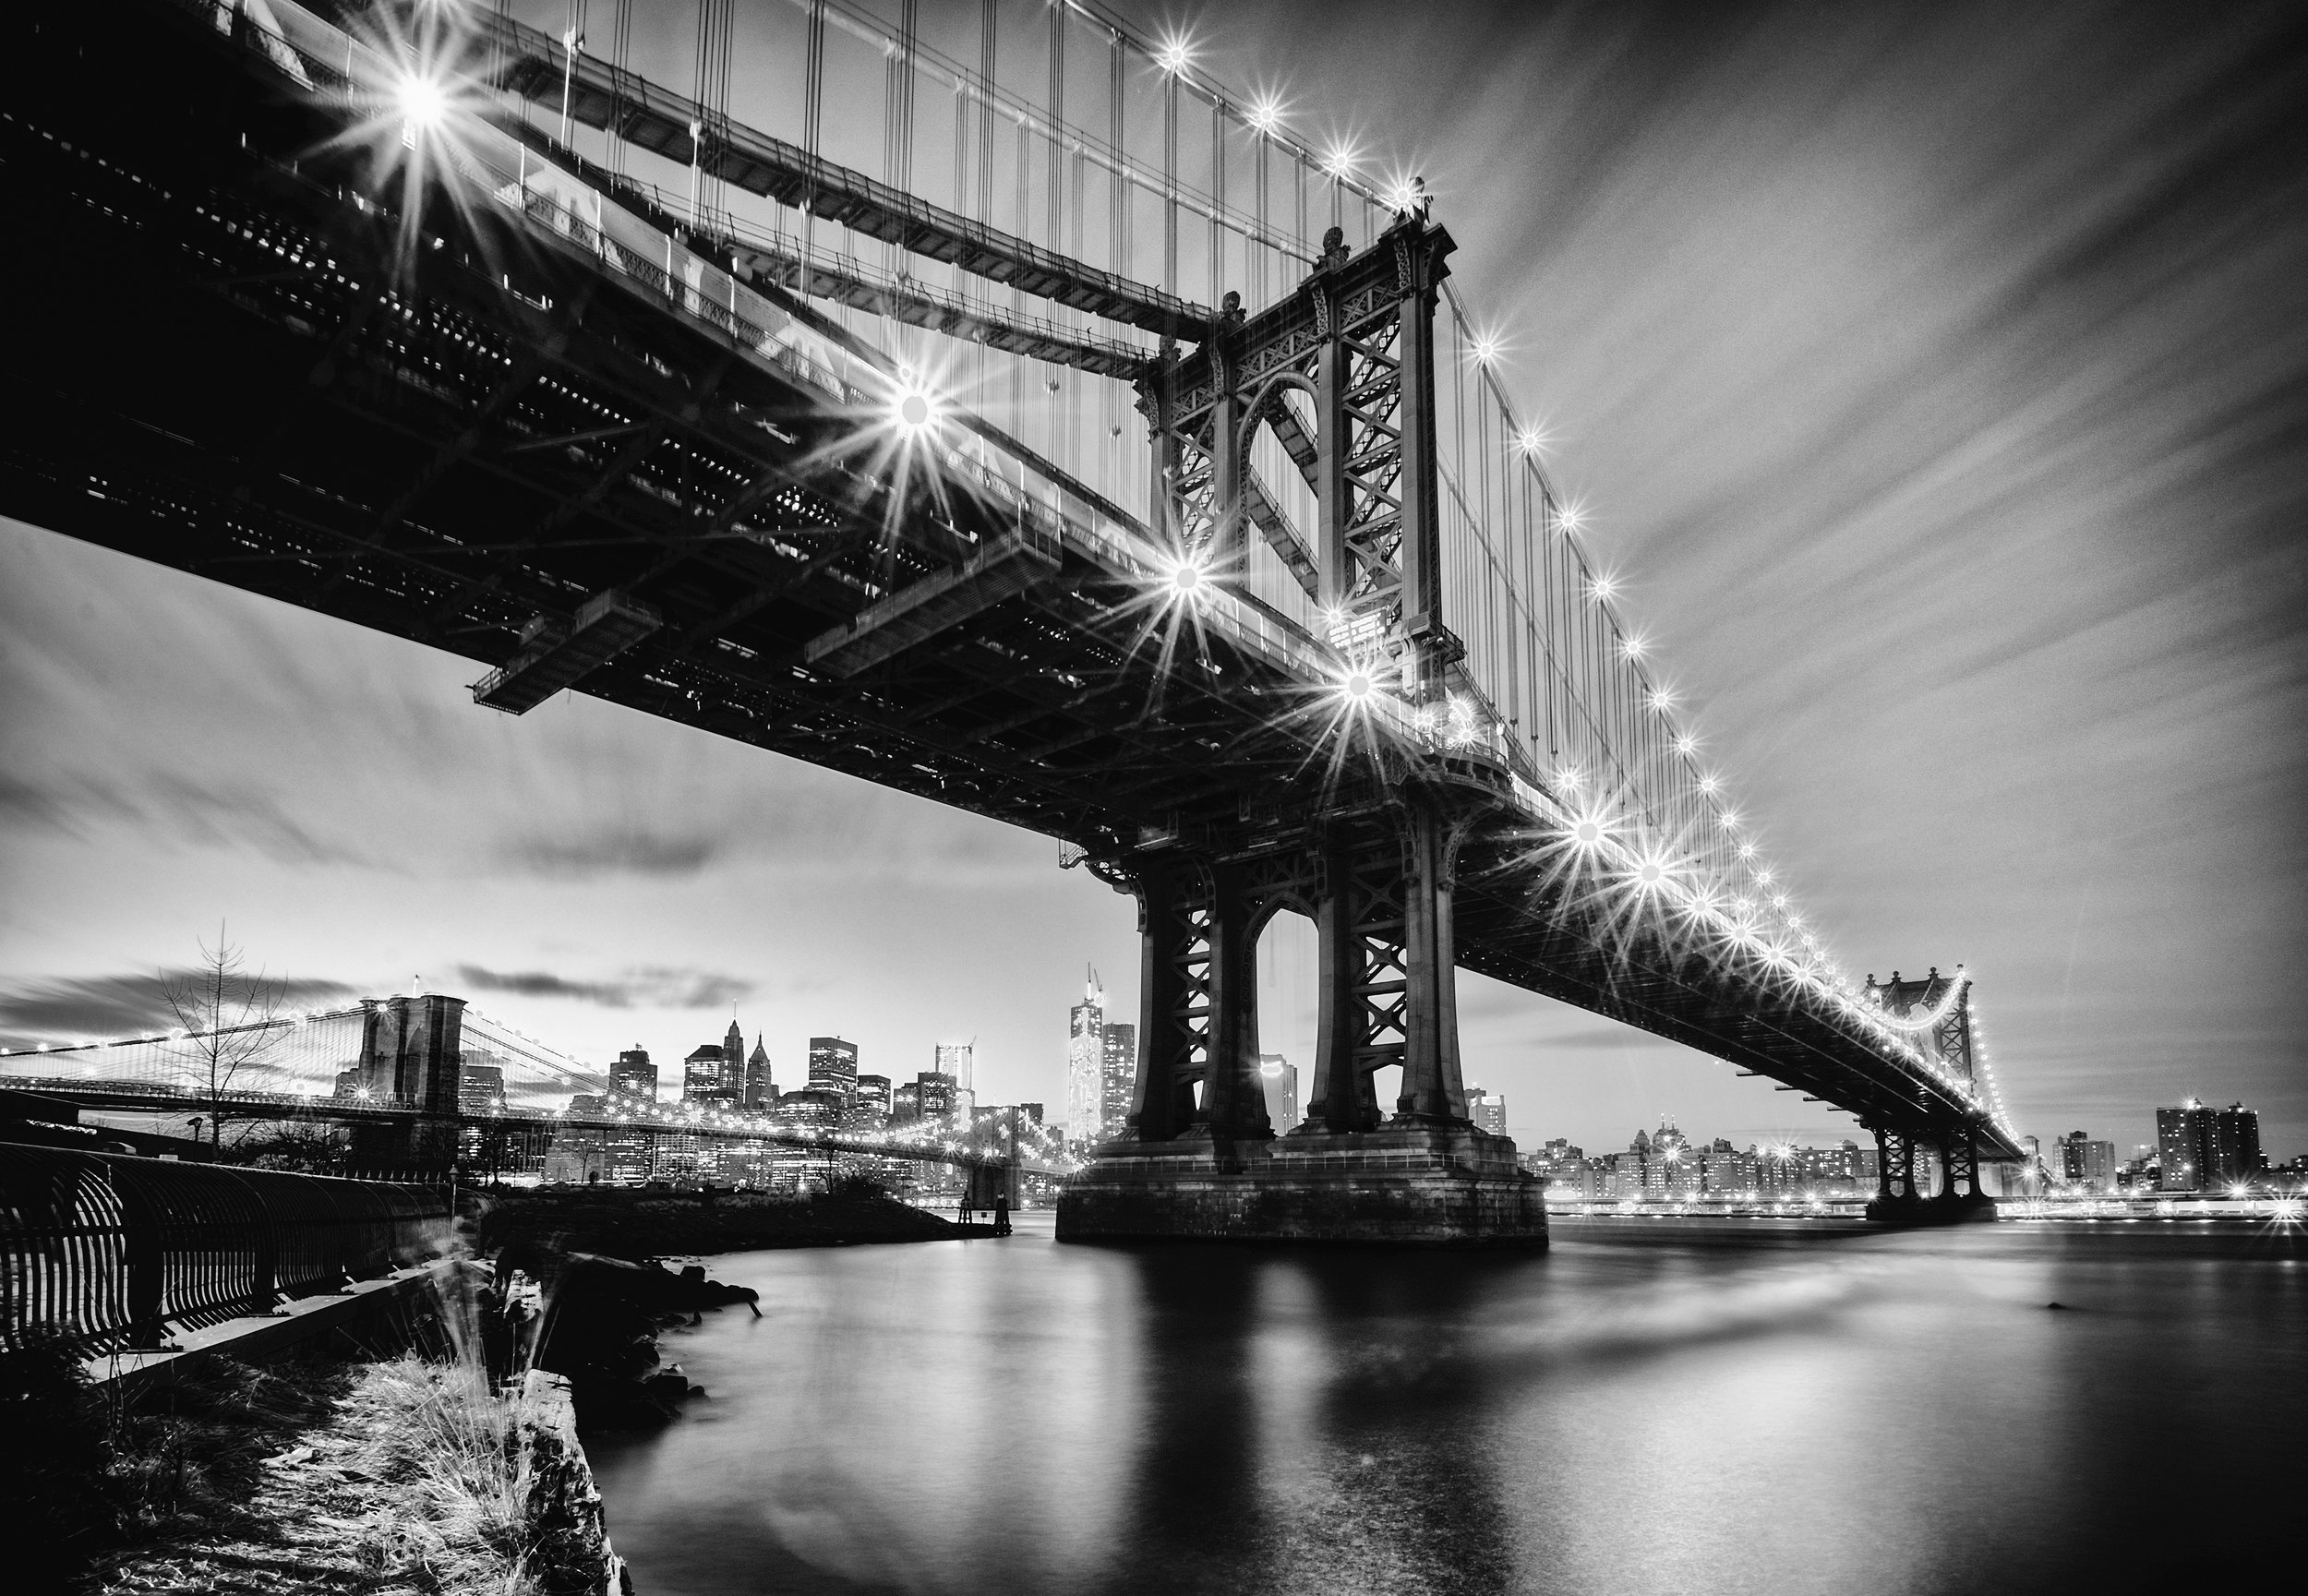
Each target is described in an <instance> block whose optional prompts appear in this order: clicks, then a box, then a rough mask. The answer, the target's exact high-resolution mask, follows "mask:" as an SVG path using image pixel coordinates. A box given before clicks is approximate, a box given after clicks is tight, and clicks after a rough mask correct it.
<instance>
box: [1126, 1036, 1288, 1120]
mask: <svg viewBox="0 0 2308 1596" xmlns="http://www.w3.org/2000/svg"><path fill="white" fill-rule="evenodd" d="M1137 1095H1138V1027H1137V1026H1132V1025H1110V1026H1107V1027H1106V1041H1105V1046H1104V1049H1103V1050H1102V1051H1101V1053H1100V1061H1099V1087H1098V1122H1099V1139H1100V1140H1101V1141H1111V1140H1112V1138H1114V1137H1116V1136H1119V1135H1120V1134H1122V1132H1123V1127H1124V1126H1125V1125H1127V1124H1128V1123H1129V1122H1130V1110H1131V1109H1132V1108H1133V1107H1135V1106H1136V1098H1137ZM1277 1129H1280V1127H1279V1126H1278V1127H1277Z"/></svg>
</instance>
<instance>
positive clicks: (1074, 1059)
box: [1066, 970, 1106, 1146]
mask: <svg viewBox="0 0 2308 1596" xmlns="http://www.w3.org/2000/svg"><path fill="white" fill-rule="evenodd" d="M1105 1061H1106V994H1105V993H1104V992H1103V991H1101V990H1099V985H1098V972H1097V971H1096V970H1091V971H1090V972H1089V978H1088V980H1087V981H1085V982H1084V983H1083V987H1082V1001H1081V1002H1078V1003H1076V1004H1075V1005H1074V1007H1073V1008H1071V1009H1069V1010H1068V1011H1067V1012H1066V1134H1067V1135H1068V1136H1069V1137H1071V1138H1073V1139H1074V1140H1075V1141H1076V1143H1079V1144H1082V1145H1085V1146H1088V1145H1089V1144H1092V1143H1095V1142H1099V1141H1101V1140H1103V1139H1104V1132H1105V1126H1106V1086H1105V1067H1106V1062H1105Z"/></svg>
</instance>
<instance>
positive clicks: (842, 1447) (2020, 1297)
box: [594, 1226, 2308, 1596]
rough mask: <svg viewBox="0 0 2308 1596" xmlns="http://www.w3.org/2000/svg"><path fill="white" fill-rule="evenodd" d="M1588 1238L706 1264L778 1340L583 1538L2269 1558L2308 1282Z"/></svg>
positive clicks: (995, 1546)
mask: <svg viewBox="0 0 2308 1596" xmlns="http://www.w3.org/2000/svg"><path fill="white" fill-rule="evenodd" d="M1607 1235H1608V1241H1607V1242H1598V1241H1593V1240H1581V1239H1579V1238H1577V1237H1575V1236H1569V1235H1567V1236H1566V1237H1565V1239H1564V1240H1562V1241H1561V1242H1559V1244H1558V1245H1557V1249H1556V1251H1555V1252H1554V1253H1552V1254H1548V1255H1546V1256H1544V1257H1539V1258H1528V1257H1446V1256H1434V1255H1419V1254H1407V1255H1397V1254H1359V1253H1327V1254H1325V1253H1307V1254H1300V1253H1282V1252H1264V1251H1258V1250H1253V1249H1232V1248H1218V1249H1208V1248H1148V1249H1143V1250H1135V1251H1133V1250H1122V1249H1105V1248H1084V1247H1064V1248H1061V1247H1058V1246H1056V1245H1054V1244H1053V1243H1052V1242H1049V1241H1048V1240H1047V1236H1046V1232H1045V1233H1044V1234H1041V1235H1034V1234H1024V1235H1021V1236H1020V1237H1018V1238H1016V1239H1015V1240H1013V1241H1011V1242H962V1243H951V1244H942V1245H935V1246H913V1247H877V1248H859V1249H842V1250H835V1251H818V1252H785V1253H770V1254H751V1255H747V1256H743V1257H732V1258H725V1259H721V1260H717V1261H716V1265H715V1272H716V1273H717V1274H718V1275H720V1276H721V1277H722V1278H729V1279H734V1280H739V1281H742V1282H743V1283H746V1284H749V1285H752V1286H755V1287H757V1288H759V1289H760V1290H761V1291H762V1293H763V1309H764V1313H765V1315H766V1316H765V1317H764V1318H763V1319H762V1320H760V1321H758V1322H756V1321H754V1320H752V1319H751V1318H750V1317H738V1316H733V1315H728V1314H724V1315H722V1316H720V1317H719V1318H718V1319H715V1320H714V1321H712V1322H710V1323H708V1324H707V1325H705V1326H703V1327H701V1328H699V1329H697V1330H695V1331H691V1332H686V1333H683V1334H682V1335H680V1336H679V1337H678V1338H676V1339H675V1341H674V1343H673V1350H674V1354H675V1355H676V1356H679V1357H680V1358H681V1359H683V1361H684V1362H686V1363H687V1365H688V1367H689V1369H690V1372H691V1376H692V1378H694V1379H696V1380H697V1381H699V1382H700V1383H702V1384H703V1385H704V1386H706V1387H707V1388H708V1389H709V1390H710V1391H711V1392H712V1393H713V1396H712V1398H711V1399H710V1400H709V1401H707V1402H705V1403H703V1404H699V1405H696V1406H695V1407H693V1408H692V1410H691V1414H690V1415H689V1417H687V1418H685V1419H684V1420H683V1421H682V1422H681V1423H680V1424H679V1425H677V1426H676V1427H675V1428H674V1429H672V1430H670V1431H668V1432H667V1433H666V1434H663V1435H661V1436H658V1437H655V1438H650V1439H646V1440H637V1441H629V1442H623V1443H616V1444H611V1443H606V1442H605V1443H600V1444H596V1445H595V1447H594V1452H595V1463H596V1466H597V1468H598V1470H599V1472H600V1474H601V1476H602V1486H603V1491H604V1494H605V1495H606V1496H607V1500H608V1503H609V1507H610V1512H611V1527H612V1531H613V1533H614V1534H615V1536H616V1538H617V1540H618V1542H619V1547H620V1549H621V1550H623V1551H624V1552H625V1553H626V1554H627V1555H628V1556H629V1557H630V1558H631V1559H632V1560H633V1562H634V1565H635V1574H636V1579H637V1581H638V1584H639V1586H640V1588H641V1590H643V1592H644V1593H645V1596H682V1593H685V1592H698V1593H701V1596H702V1593H704V1592H714V1593H715V1596H727V1593H733V1592H745V1591H773V1590H774V1591H793V1592H835V1591H840V1592H861V1591H874V1592H880V1591H905V1592H949V1591H951V1592H962V1591H1004V1592H1067V1593H1073V1592H1086V1591H1088V1592H1100V1593H1105V1596H1136V1593H1140V1592H1148V1593H1150V1592H1156V1591H1161V1592H1171V1591H1179V1592H1220V1591H1226V1592H1233V1591H1256V1592H1269V1591H1270V1592H1300V1591H1304V1592H1309V1593H1312V1592H1357V1591H1373V1592H1376V1591H1388V1592H1394V1591H1436V1592H1444V1591H1448V1592H1466V1593H1469V1596H1477V1593H1481V1596H1487V1593H1490V1592H1507V1591H1521V1590H1553V1589H1560V1590H1579V1591H1595V1592H1614V1591H1622V1590H1624V1591H1629V1592H1632V1591H1637V1590H1641V1591H1645V1592H1655V1591H1657V1590H1661V1589H1676V1588H1685V1589H1694V1590H1723V1591H1740V1590H1755V1591H1763V1590H1769V1591H1772V1592H1773V1593H1774V1596H1786V1593H1789V1592H1800V1591H1812V1590H1816V1591H1821V1592H1831V1591H1832V1592H1842V1591H1848V1590H1857V1589H1869V1590H1881V1591H1905V1590H1914V1591H1924V1590H1963V1589H1970V1588H1975V1585H1974V1583H1973V1578H1972V1577H1973V1576H1974V1575H1976V1574H1977V1570H1978V1568H1979V1567H1980V1566H1983V1564H1984V1563H1987V1562H1993V1563H1994V1564H1995V1566H1997V1567H1998V1568H1999V1569H2000V1570H2001V1574H2000V1576H1999V1580H1998V1582H1999V1583H2001V1582H2002V1579H2003V1578H2006V1577H2008V1578H2026V1577H2028V1576H2029V1574H2030V1571H2034V1572H2035V1573H2037V1574H2039V1575H2040V1576H2041V1577H2043V1578H2056V1577H2059V1575H2060V1573H2061V1571H2062V1568H2063V1567H2064V1568H2067V1569H2070V1570H2071V1571H2072V1569H2073V1568H2074V1566H2086V1565H2088V1566H2093V1567H2096V1568H2102V1569H2105V1568H2108V1567H2110V1566H2112V1565H2117V1564H2119V1563H2120V1562H2121V1560H2122V1558H2123V1557H2125V1556H2130V1557H2132V1558H2133V1559H2134V1564H2133V1565H2129V1566H2138V1567H2140V1568H2151V1567H2154V1566H2158V1565H2160V1564H2164V1563H2170V1564H2171V1565H2172V1566H2178V1565H2179V1562H2180V1561H2182V1560H2183V1554H2191V1553H2189V1549H2190V1548H2192V1547H2193V1548H2195V1549H2197V1551H2196V1553H2193V1554H2200V1553H2201V1548H2202V1546H2203V1544H2204V1541H2203V1536H2202V1534H2201V1533H2199V1532H2183V1531H2182V1530H2180V1529H2177V1528H2173V1527H2171V1526H2172V1525H2173V1522H2174V1520H2173V1518H2172V1516H2173V1515H2174V1514H2179V1515H2182V1516H2184V1515H2187V1514H2190V1513H2201V1514H2215V1513H2217V1514H2218V1517H2219V1518H2221V1520H2222V1521H2223V1523H2224V1525H2225V1528H2223V1530H2221V1537H2222V1539H2221V1543H2220V1548H2219V1550H2218V1552H2217V1553H2216V1554H2235V1555H2241V1554H2243V1552H2244V1551H2245V1550H2246V1548H2247V1544H2248V1543H2249V1542H2250V1541H2251V1539H2252V1536H2253V1535H2254V1534H2255V1533H2256V1534H2258V1535H2260V1536H2262V1537H2264V1538H2274V1537H2278V1536H2281V1535H2283V1534H2285V1533H2289V1531H2285V1530H2281V1529H2279V1528H2278V1526H2279V1525H2280V1524H2282V1523H2284V1522H2288V1521H2289V1520H2287V1519H2285V1518H2282V1517H2281V1516H2280V1515H2279V1514H2278V1513H2277V1512H2276V1511H2275V1509H2276V1507H2277V1506H2278V1501H2277V1497H2276V1492H2277V1491H2278V1489H2279V1488H2280V1487H2279V1486H2278V1484H2277V1483H2275V1482H2276V1481H2277V1480H2278V1478H2279V1475H2278V1472H2277V1471H2278V1470H2280V1469H2282V1468H2284V1467H2286V1466H2288V1465H2287V1464H2286V1461H2285V1458H2286V1451H2285V1449H2286V1447H2287V1446H2289V1444H2290V1443H2289V1441H2288V1440H2287V1439H2286V1437H2287V1435H2288V1434H2289V1435H2290V1436H2293V1437H2296V1436H2297V1434H2299V1433H2300V1429H2299V1426H2300V1425H2301V1423H2302V1421H2303V1420H2308V1397H2303V1395H2302V1394H2303V1393H2304V1392H2308V1362H2303V1359H2308V1352H2303V1350H2302V1349H2303V1347H2308V1291H2304V1290H2303V1282H2302V1278H2301V1270H2300V1266H2299V1265H2298V1263H2297V1262H2296V1261H2291V1260H2289V1259H2282V1258H2262V1259H2258V1260H2253V1259H2242V1258H2240V1259H2232V1260H2223V1261H2218V1262H2214V1261H2211V1260H2209V1259H2207V1258H2205V1257H2201V1256H2195V1255H2192V1254H2191V1250H2190V1248H2189V1246H2187V1245H2184V1244H2183V1245H2178V1246H2175V1245H2172V1244H2171V1243H2170V1239H2169V1238H2167V1239H2166V1240H2165V1241H2164V1242H2154V1241H2153V1239H2150V1240H2149V1241H2147V1242H2131V1241H2124V1240H2122V1239H2117V1240H2114V1241H2111V1242H2108V1243H2107V1244H2105V1245H2101V1246H2098V1247H2096V1248H2083V1249H2078V1248H2076V1247H2075V1246H2074V1245H2072V1244H2071V1243H2072V1241H2073V1238H2072V1237H2064V1238H2063V1237H2056V1236H2055V1237H2049V1238H2047V1237H2043V1236H2031V1235H2029V1234H2027V1233H2026V1232H2024V1231H2023V1230H2020V1229H2019V1228H2017V1227H2013V1226H2002V1227H1997V1228H1995V1229H1994V1230H1985V1231H1973V1232H1968V1233H1962V1234H1953V1233H1949V1234H1941V1235H1938V1236H1895V1237H1885V1236H1874V1235H1868V1236H1851V1237H1840V1238H1833V1237H1831V1238H1810V1239H1809V1240H1805V1241H1802V1242H1800V1243H1799V1244H1786V1245H1778V1244H1769V1243H1770V1242H1771V1238H1770V1237H1769V1236H1768V1234H1765V1235H1761V1236H1758V1235H1755V1234H1749V1235H1748V1236H1746V1237H1743V1238H1739V1239H1737V1241H1736V1242H1726V1241H1725V1240H1723V1239H1722V1238H1720V1237H1717V1238H1714V1239H1709V1238H1707V1237H1704V1236H1699V1235H1694V1234H1692V1233H1689V1232H1683V1233H1679V1234H1669V1235H1668V1236H1667V1237H1666V1238H1665V1240H1664V1241H1662V1242H1658V1243H1657V1244H1651V1245H1628V1244H1624V1243H1625V1242H1627V1241H1629V1239H1630V1238H1629V1236H1628V1235H1627V1233H1625V1232H1623V1231H1614V1232H1608V1233H1607ZM2053 1300H2062V1301H2067V1302H2072V1303H2073V1304H2074V1311H2072V1312H2068V1313H2052V1312H2050V1311H2048V1310H2047V1309H2046V1308H2045V1307H2044V1305H2043V1304H2044V1303H2045V1302H2050V1301H2053ZM2172 1391H2180V1392H2184V1393H2186V1396H2185V1399H2184V1400H2181V1401H2177V1402H2169V1401H2158V1400H2157V1399H2156V1398H2155V1397H2154V1395H2153V1394H2154V1393H2158V1392H2172ZM2288 1427H2289V1428H2288ZM2215 1459H2217V1461H2215ZM2151 1464H2152V1466H2144V1465H2151ZM2239 1515H2242V1517H2243V1518H2244V1520H2245V1521H2246V1522H2248V1523H2252V1524H2256V1525H2257V1526H2258V1528H2257V1529H2256V1530H2245V1531H2243V1532H2242V1540H2239V1539H2237V1537H2238V1534H2239V1531H2238V1530H2236V1528H2235V1526H2236V1525H2237V1523H2238V1521H2239ZM2159 1526H2161V1528H2159ZM2271 1544H2273V1541H2272V1540H2271ZM2078 1560H2081V1561H2080V1563H2079V1561H2078Z"/></svg>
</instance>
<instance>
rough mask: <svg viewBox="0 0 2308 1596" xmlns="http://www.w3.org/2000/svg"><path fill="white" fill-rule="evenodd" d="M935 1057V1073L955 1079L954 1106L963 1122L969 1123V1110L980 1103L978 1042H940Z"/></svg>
mask: <svg viewBox="0 0 2308 1596" xmlns="http://www.w3.org/2000/svg"><path fill="white" fill-rule="evenodd" d="M935 1057H936V1060H937V1068H936V1072H935V1073H936V1074H941V1075H945V1076H947V1077H949V1078H950V1079H951V1080H952V1081H953V1083H954V1087H953V1107H954V1109H955V1110H956V1111H957V1112H958V1113H959V1114H960V1115H961V1117H962V1123H964V1124H968V1122H969V1110H971V1109H972V1108H974V1107H976V1106H977V1103H978V1080H977V1070H978V1044H977V1043H976V1042H940V1043H939V1044H938V1046H937V1052H936V1055H935Z"/></svg>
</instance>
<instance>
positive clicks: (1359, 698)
mask: <svg viewBox="0 0 2308 1596" xmlns="http://www.w3.org/2000/svg"><path fill="white" fill-rule="evenodd" d="M1377 686H1378V684H1377V682H1376V681H1375V680H1373V679H1372V678H1371V674H1370V672H1368V671H1366V670H1355V671H1350V672H1348V673H1347V676H1346V678H1345V679H1344V680H1343V681H1341V682H1340V683H1339V691H1340V692H1341V693H1343V694H1345V695H1346V698H1347V701H1348V702H1351V703H1360V702H1363V701H1364V699H1366V698H1368V697H1369V696H1370V695H1371V693H1372V692H1373V691H1374V690H1376V688H1377Z"/></svg>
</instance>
